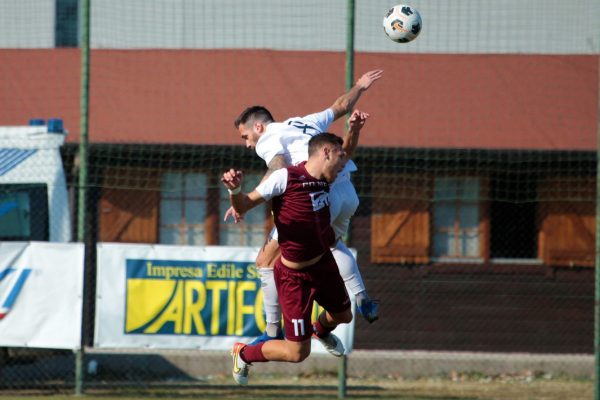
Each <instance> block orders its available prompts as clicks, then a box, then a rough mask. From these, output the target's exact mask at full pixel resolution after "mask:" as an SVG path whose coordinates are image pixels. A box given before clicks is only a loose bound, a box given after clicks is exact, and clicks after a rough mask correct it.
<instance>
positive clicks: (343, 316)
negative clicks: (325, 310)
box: [336, 309, 352, 324]
mask: <svg viewBox="0 0 600 400" xmlns="http://www.w3.org/2000/svg"><path fill="white" fill-rule="evenodd" d="M336 320H337V321H336V322H337V323H338V324H349V323H350V322H352V310H351V309H347V310H346V311H344V312H343V313H340V314H339V315H337V316H336Z"/></svg>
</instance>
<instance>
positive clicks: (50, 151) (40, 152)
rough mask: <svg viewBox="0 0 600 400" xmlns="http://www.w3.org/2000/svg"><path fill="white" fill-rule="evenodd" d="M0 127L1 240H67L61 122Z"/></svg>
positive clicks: (69, 233)
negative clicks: (61, 154) (61, 153)
mask: <svg viewBox="0 0 600 400" xmlns="http://www.w3.org/2000/svg"><path fill="white" fill-rule="evenodd" d="M30 124H31V125H29V126H4V127H0V241H50V242H70V241H71V236H72V234H71V214H70V209H69V196H68V192H67V185H66V181H65V174H64V169H63V163H62V159H61V156H60V147H61V146H62V145H63V143H64V141H65V136H66V134H67V133H66V132H65V131H64V129H63V127H62V120H56V119H55V120H48V124H47V125H46V124H45V123H44V121H42V120H32V121H31V122H30Z"/></svg>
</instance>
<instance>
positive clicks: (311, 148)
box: [308, 132, 344, 157]
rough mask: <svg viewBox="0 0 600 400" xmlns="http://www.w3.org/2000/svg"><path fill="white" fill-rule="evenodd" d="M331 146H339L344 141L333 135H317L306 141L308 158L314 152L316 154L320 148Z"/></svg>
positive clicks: (326, 133) (327, 133) (325, 133)
mask: <svg viewBox="0 0 600 400" xmlns="http://www.w3.org/2000/svg"><path fill="white" fill-rule="evenodd" d="M327 144H331V145H334V146H335V145H340V146H342V145H343V144H344V140H342V138H341V137H339V136H337V135H334V134H333V133H329V132H323V133H319V134H318V135H315V136H313V137H311V138H310V140H309V141H308V156H309V157H310V156H312V155H313V154H314V153H315V152H317V151H318V150H319V149H320V148H321V147H323V146H325V145H327Z"/></svg>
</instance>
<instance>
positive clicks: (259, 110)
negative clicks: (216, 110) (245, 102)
mask: <svg viewBox="0 0 600 400" xmlns="http://www.w3.org/2000/svg"><path fill="white" fill-rule="evenodd" d="M250 120H254V121H260V122H264V123H270V122H273V121H275V120H274V119H273V116H272V115H271V112H270V111H269V110H267V109H266V108H265V107H263V106H252V107H248V108H246V109H245V110H244V111H242V113H241V114H240V116H239V117H237V118H236V119H235V121H234V122H233V125H234V126H235V127H236V128H239V127H240V125H245V124H246V122H248V121H250Z"/></svg>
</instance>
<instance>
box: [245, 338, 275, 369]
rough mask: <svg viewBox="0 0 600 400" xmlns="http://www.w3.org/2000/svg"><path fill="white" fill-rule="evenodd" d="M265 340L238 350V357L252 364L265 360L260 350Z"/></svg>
mask: <svg viewBox="0 0 600 400" xmlns="http://www.w3.org/2000/svg"><path fill="white" fill-rule="evenodd" d="M264 344H265V342H262V343H259V344H255V345H252V346H246V347H244V348H243V349H242V351H240V357H241V358H242V360H243V361H244V362H247V363H248V364H252V363H253V362H267V361H269V360H267V359H266V358H265V356H264V354H263V352H262V347H263V345H264Z"/></svg>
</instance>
